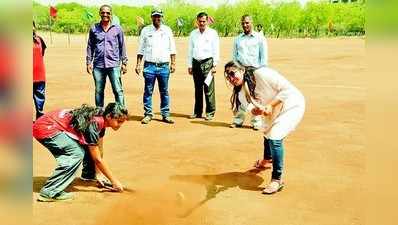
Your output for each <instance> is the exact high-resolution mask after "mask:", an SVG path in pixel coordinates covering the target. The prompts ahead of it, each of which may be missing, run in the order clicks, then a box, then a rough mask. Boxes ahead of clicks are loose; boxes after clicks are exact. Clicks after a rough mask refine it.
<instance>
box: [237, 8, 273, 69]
mask: <svg viewBox="0 0 398 225" xmlns="http://www.w3.org/2000/svg"><path fill="white" fill-rule="evenodd" d="M241 24H242V28H243V33H241V34H239V35H238V36H237V37H236V38H235V42H234V46H233V53H232V56H233V59H234V61H237V62H238V63H240V64H241V65H242V66H244V67H247V68H251V69H258V68H260V67H262V66H268V47H267V41H266V39H265V38H264V37H263V36H262V35H260V34H259V33H258V32H255V31H254V30H253V21H252V18H251V16H249V15H244V16H242V18H241Z"/></svg>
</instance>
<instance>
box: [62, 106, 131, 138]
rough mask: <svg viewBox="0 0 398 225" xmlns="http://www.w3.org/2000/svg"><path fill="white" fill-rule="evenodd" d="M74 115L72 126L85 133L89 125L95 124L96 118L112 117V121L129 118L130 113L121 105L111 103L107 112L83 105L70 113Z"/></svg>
mask: <svg viewBox="0 0 398 225" xmlns="http://www.w3.org/2000/svg"><path fill="white" fill-rule="evenodd" d="M69 113H70V114H72V120H71V122H70V124H71V125H72V127H73V128H74V129H75V130H76V131H78V132H85V131H86V130H87V128H88V127H89V125H90V124H91V123H92V122H93V118H94V116H103V117H106V116H108V115H110V117H111V118H112V119H114V118H116V119H118V118H120V117H123V116H127V114H128V111H127V109H125V108H124V107H123V106H122V105H121V104H119V103H109V104H108V105H107V106H106V107H105V110H102V108H101V107H93V106H89V105H87V104H83V105H82V106H81V107H79V108H76V109H73V110H71V111H70V112H69Z"/></svg>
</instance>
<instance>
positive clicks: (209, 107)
mask: <svg viewBox="0 0 398 225" xmlns="http://www.w3.org/2000/svg"><path fill="white" fill-rule="evenodd" d="M212 68H213V58H208V59H204V60H201V61H198V60H195V59H193V60H192V76H193V82H194V84H195V108H194V114H196V115H197V116H202V113H203V93H204V95H205V100H206V115H208V116H214V114H215V112H216V94H215V88H214V78H213V80H212V81H211V83H210V85H209V86H207V85H206V84H205V83H204V81H205V79H206V77H207V75H208V74H209V72H210V70H211V69H212Z"/></svg>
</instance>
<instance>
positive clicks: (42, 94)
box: [33, 81, 46, 119]
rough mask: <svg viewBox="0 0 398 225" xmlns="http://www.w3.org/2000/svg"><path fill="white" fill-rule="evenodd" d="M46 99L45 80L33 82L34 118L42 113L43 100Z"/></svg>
mask: <svg viewBox="0 0 398 225" xmlns="http://www.w3.org/2000/svg"><path fill="white" fill-rule="evenodd" d="M45 100H46V82H44V81H40V82H33V101H34V103H35V109H36V119H37V118H39V117H40V116H42V115H43V108H44V101H45Z"/></svg>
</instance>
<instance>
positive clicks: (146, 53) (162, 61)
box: [135, 9, 176, 124]
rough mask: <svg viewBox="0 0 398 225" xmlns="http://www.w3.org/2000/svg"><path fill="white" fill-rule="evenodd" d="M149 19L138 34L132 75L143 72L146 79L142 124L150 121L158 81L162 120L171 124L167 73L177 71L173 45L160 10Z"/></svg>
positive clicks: (169, 30) (154, 11)
mask: <svg viewBox="0 0 398 225" xmlns="http://www.w3.org/2000/svg"><path fill="white" fill-rule="evenodd" d="M151 18H152V25H148V26H146V27H144V28H143V29H142V31H141V35H140V39H139V46H138V53H137V65H136V68H135V72H136V73H137V74H138V75H139V74H140V73H141V72H143V75H144V78H145V90H144V97H143V102H144V111H145V112H144V118H143V119H142V120H141V123H142V124H147V123H149V122H150V121H151V120H152V117H153V112H152V93H153V88H154V86H155V81H156V79H157V80H158V85H159V93H160V112H161V114H162V118H163V119H162V121H164V122H166V123H170V124H171V123H174V121H173V120H172V119H171V118H170V97H169V91H168V82H169V77H170V73H174V71H175V68H176V66H175V55H176V46H175V42H174V37H173V32H172V30H171V29H170V27H168V26H166V25H164V24H162V18H163V12H162V10H160V9H155V10H153V11H152V13H151ZM142 61H144V69H142Z"/></svg>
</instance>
